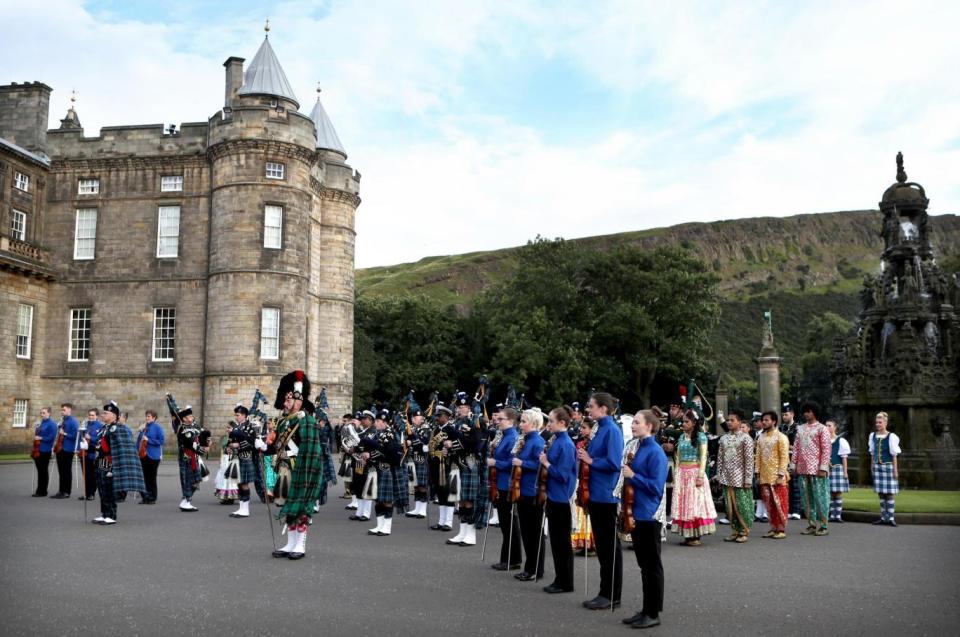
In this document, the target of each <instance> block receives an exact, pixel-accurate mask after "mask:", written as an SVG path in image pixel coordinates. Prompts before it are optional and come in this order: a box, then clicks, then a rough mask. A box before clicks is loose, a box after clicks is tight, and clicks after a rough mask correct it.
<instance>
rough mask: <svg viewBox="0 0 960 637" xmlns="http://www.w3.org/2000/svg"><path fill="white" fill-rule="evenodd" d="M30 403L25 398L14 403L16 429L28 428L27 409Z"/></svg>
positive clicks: (14, 424)
mask: <svg viewBox="0 0 960 637" xmlns="http://www.w3.org/2000/svg"><path fill="white" fill-rule="evenodd" d="M29 404H30V403H29V401H28V400H26V399H25V398H17V399H16V400H14V401H13V426H14V427H26V426H27V407H28V405H29Z"/></svg>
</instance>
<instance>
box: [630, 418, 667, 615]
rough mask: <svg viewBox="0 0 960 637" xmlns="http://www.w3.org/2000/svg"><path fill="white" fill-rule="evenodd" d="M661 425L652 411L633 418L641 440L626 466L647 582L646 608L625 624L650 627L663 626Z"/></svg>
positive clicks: (640, 563) (635, 532) (640, 559)
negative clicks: (656, 434)
mask: <svg viewBox="0 0 960 637" xmlns="http://www.w3.org/2000/svg"><path fill="white" fill-rule="evenodd" d="M659 425H660V421H659V419H658V418H657V417H656V416H655V415H654V413H653V412H652V411H640V412H637V414H636V415H635V416H634V417H633V423H632V425H631V428H632V430H633V435H634V436H635V437H637V438H639V440H640V442H639V444H638V445H637V449H636V452H635V454H634V457H633V461H632V462H630V464H629V466H627V465H625V466H624V467H623V479H624V485H625V486H626V485H627V484H629V486H630V487H632V489H633V511H631V512H629V514H630V515H633V532H632V539H633V551H634V554H635V555H636V557H637V566H639V567H640V578H641V580H642V582H643V607H642V609H641V610H640V611H639V612H637V613H635V614H634V615H632V616H630V617H627V618H626V619H624V620H623V623H625V624H629V625H630V627H631V628H650V627H652V626H656V625H658V624H659V623H660V611H662V610H663V563H662V562H661V561H660V528H661V525H660V521H659V520H658V519H657V509H658V508H659V507H660V503H661V502H662V501H663V492H664V487H665V485H666V482H667V455H666V454H665V453H664V452H663V449H661V447H660V445H658V444H657V441H656V439H655V438H654V436H653V434H654V432H655V431H656V430H657V428H658V427H659Z"/></svg>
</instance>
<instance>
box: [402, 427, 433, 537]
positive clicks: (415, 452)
mask: <svg viewBox="0 0 960 637" xmlns="http://www.w3.org/2000/svg"><path fill="white" fill-rule="evenodd" d="M410 425H411V431H412V432H413V435H412V436H411V437H410V458H411V461H412V464H413V473H414V487H413V499H414V502H416V504H415V505H414V508H413V511H407V517H408V518H419V519H421V520H422V519H424V518H426V517H427V492H428V490H429V489H428V482H427V451H428V450H429V444H430V425H429V424H427V422H426V419H425V418H424V417H423V411H422V410H420V409H419V408H418V409H412V410H411V411H410Z"/></svg>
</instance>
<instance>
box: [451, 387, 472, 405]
mask: <svg viewBox="0 0 960 637" xmlns="http://www.w3.org/2000/svg"><path fill="white" fill-rule="evenodd" d="M454 404H455V405H456V406H457V407H459V406H460V405H469V404H470V396H469V395H468V394H467V392H465V391H458V392H457V396H456V398H455V399H454Z"/></svg>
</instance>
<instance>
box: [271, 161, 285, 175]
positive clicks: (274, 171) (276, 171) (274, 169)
mask: <svg viewBox="0 0 960 637" xmlns="http://www.w3.org/2000/svg"><path fill="white" fill-rule="evenodd" d="M267 179H283V164H278V163H276V162H272V161H268V162H267Z"/></svg>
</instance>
